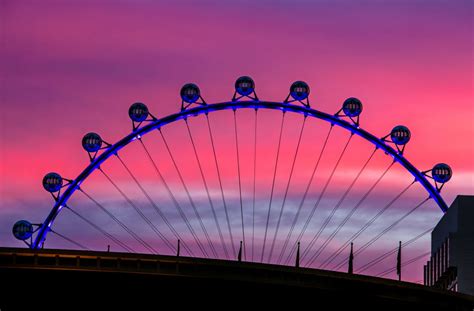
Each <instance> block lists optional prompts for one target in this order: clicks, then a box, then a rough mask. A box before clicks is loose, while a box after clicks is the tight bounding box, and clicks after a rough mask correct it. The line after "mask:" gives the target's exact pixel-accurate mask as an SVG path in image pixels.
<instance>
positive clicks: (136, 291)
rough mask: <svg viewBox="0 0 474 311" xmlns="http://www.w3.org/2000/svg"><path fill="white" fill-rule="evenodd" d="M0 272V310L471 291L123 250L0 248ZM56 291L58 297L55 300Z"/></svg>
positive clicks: (328, 306)
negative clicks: (117, 251) (116, 251)
mask: <svg viewBox="0 0 474 311" xmlns="http://www.w3.org/2000/svg"><path fill="white" fill-rule="evenodd" d="M0 276H1V281H2V284H3V285H2V287H3V289H2V291H1V299H0V307H1V308H2V310H9V309H16V308H15V306H16V307H18V306H21V307H20V308H19V309H26V308H27V307H33V306H36V305H37V304H38V302H40V301H42V302H43V305H44V304H45V301H49V302H50V303H49V304H48V309H51V308H54V307H55V306H56V307H57V308H60V309H62V310H64V309H67V308H65V306H69V305H70V306H74V307H79V306H80V307H84V306H87V307H89V308H91V306H96V305H97V303H104V302H106V304H107V305H108V306H109V307H110V306H112V305H117V306H121V307H122V308H123V306H124V305H125V304H133V305H134V306H135V308H133V310H136V309H137V306H139V305H141V304H143V305H148V304H150V305H153V306H155V307H153V308H152V309H156V308H157V307H156V306H158V305H161V306H165V305H166V306H170V304H171V305H175V306H177V307H183V306H192V307H194V308H196V309H203V308H205V309H217V308H219V309H226V308H230V309H235V307H236V306H242V307H247V308H251V309H252V308H253V307H255V306H256V305H260V304H264V305H265V306H267V307H268V306H280V307H281V306H283V305H285V304H289V305H290V306H292V308H291V309H292V310H293V309H294V308H295V307H296V306H299V305H301V306H306V307H311V308H312V309H313V307H316V306H320V307H323V308H324V309H325V310H339V309H340V310H353V309H357V310H359V309H361V310H404V311H405V310H428V309H429V310H449V311H452V310H466V311H467V310H469V311H472V308H473V307H474V297H473V296H468V295H463V294H460V293H455V292H451V291H446V290H441V289H435V288H431V287H427V286H423V285H418V284H413V283H407V282H398V281H393V280H387V279H380V278H375V277H369V276H362V275H353V274H352V275H351V274H347V273H340V272H333V271H323V270H315V269H305V268H295V267H287V266H277V265H269V264H258V263H246V262H238V261H223V260H213V259H199V258H188V257H171V256H156V255H145V254H131V253H112V252H92V251H72V250H31V249H19V248H0ZM25 297H28V299H25ZM58 297H60V298H61V299H62V300H60V301H61V302H58V303H57V304H56V305H55V302H54V301H55V299H59V298H58ZM173 297H179V299H178V300H175V299H174V298H173ZM18 299H21V300H18ZM64 299H66V300H64ZM94 299H95V300H94ZM58 301H59V300H58ZM108 309H110V308H108ZM147 309H149V308H147Z"/></svg>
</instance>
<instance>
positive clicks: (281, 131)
mask: <svg viewBox="0 0 474 311" xmlns="http://www.w3.org/2000/svg"><path fill="white" fill-rule="evenodd" d="M284 124H285V112H284V111H283V115H282V117H281V124H280V134H279V137H278V147H277V152H276V159H275V167H274V169H273V179H272V187H271V190H270V202H269V203H268V212H267V222H266V225H265V234H264V236H263V246H262V256H261V258H260V262H263V256H264V255H265V244H266V242H267V233H268V225H269V223H270V213H271V210H272V203H273V192H274V190H275V180H276V173H277V170H278V160H279V158H280V147H281V138H282V134H283V127H284Z"/></svg>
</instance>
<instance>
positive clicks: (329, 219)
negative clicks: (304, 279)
mask: <svg viewBox="0 0 474 311" xmlns="http://www.w3.org/2000/svg"><path fill="white" fill-rule="evenodd" d="M377 150H378V149H377V148H376V149H374V151H373V152H372V153H371V154H370V156H369V158H368V159H367V161H366V162H365V163H364V165H363V166H362V168H361V169H360V170H359V172H358V173H357V175H356V176H355V178H354V179H353V180H352V182H351V184H350V185H349V187H347V189H346V191H345V192H344V194H343V195H342V196H341V198H340V199H339V201H338V202H337V203H336V205H335V206H334V208H333V209H332V210H331V213H329V215H328V217H326V219H325V220H324V222H323V225H322V226H321V227H320V228H319V230H318V233H317V234H316V235H315V236H314V238H313V239H312V240H311V242H310V243H309V244H308V247H307V248H306V251H305V252H304V253H303V255H302V257H301V259H304V257H305V256H306V255H308V254H309V252H310V251H311V249H312V248H313V246H314V245H315V244H316V242H317V241H318V239H319V237H320V236H321V234H322V233H323V232H324V229H326V227H327V225H328V224H329V223H330V222H331V220H332V218H333V217H334V214H335V213H336V212H337V210H338V209H339V208H340V207H341V205H342V203H343V202H344V200H345V199H346V197H347V195H348V194H349V192H350V191H351V190H352V188H353V187H354V185H355V184H356V182H357V180H359V178H360V176H361V175H362V173H363V172H364V170H365V169H366V168H367V166H368V165H369V162H370V161H371V160H372V158H373V157H374V155H375V153H376V152H377ZM331 240H332V239H331V235H329V236H328V238H327V239H326V240H325V241H324V243H323V244H321V246H320V247H319V248H318V249H317V250H316V252H315V254H314V255H313V256H312V257H311V258H310V259H309V260H308V263H307V264H306V265H307V266H309V265H312V264H313V262H314V261H315V260H316V259H317V258H318V257H319V255H321V253H322V252H323V251H324V249H325V248H326V246H327V245H328V244H329V242H330V241H331Z"/></svg>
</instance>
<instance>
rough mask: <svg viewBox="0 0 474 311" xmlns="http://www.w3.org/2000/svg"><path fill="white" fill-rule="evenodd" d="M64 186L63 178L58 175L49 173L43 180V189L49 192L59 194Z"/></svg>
mask: <svg viewBox="0 0 474 311" xmlns="http://www.w3.org/2000/svg"><path fill="white" fill-rule="evenodd" d="M62 186H63V178H62V177H61V175H59V174H57V173H48V174H46V175H45V176H44V178H43V188H44V189H45V190H46V191H48V192H57V191H59V189H61V187H62Z"/></svg>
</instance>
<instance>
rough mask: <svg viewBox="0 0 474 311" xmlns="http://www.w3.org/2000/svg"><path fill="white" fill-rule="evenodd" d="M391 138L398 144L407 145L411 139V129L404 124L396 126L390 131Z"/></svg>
mask: <svg viewBox="0 0 474 311" xmlns="http://www.w3.org/2000/svg"><path fill="white" fill-rule="evenodd" d="M390 138H391V139H392V141H393V142H394V143H395V144H396V145H405V144H406V143H408V142H409V141H410V138H411V134H410V130H409V129H408V128H407V127H406V126H403V125H398V126H395V127H394V128H393V130H392V132H390Z"/></svg>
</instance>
